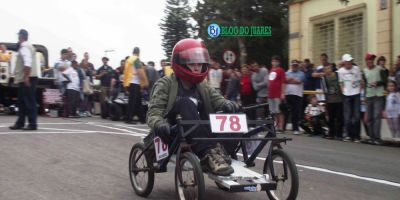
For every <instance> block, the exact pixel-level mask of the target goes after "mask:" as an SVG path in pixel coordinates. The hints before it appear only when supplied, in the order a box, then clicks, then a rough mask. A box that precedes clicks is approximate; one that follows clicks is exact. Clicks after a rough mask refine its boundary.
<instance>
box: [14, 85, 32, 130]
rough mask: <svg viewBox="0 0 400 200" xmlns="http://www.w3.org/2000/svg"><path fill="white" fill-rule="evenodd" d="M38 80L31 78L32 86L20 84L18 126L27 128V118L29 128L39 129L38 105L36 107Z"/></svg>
mask: <svg viewBox="0 0 400 200" xmlns="http://www.w3.org/2000/svg"><path fill="white" fill-rule="evenodd" d="M37 81H38V80H37V78H36V77H33V78H30V84H31V85H30V86H29V87H26V86H25V84H24V83H23V82H22V83H19V84H18V109H19V110H18V119H17V122H16V123H15V125H16V126H20V127H23V126H25V118H26V117H28V122H29V124H28V126H29V127H32V128H37V112H38V111H37V105H36V85H37Z"/></svg>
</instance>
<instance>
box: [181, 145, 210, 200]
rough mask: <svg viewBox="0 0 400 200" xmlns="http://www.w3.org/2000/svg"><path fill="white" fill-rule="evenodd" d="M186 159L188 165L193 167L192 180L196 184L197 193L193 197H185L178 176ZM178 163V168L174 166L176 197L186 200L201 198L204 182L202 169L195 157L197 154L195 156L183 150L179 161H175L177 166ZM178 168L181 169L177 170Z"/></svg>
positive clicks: (199, 199)
mask: <svg viewBox="0 0 400 200" xmlns="http://www.w3.org/2000/svg"><path fill="white" fill-rule="evenodd" d="M186 161H188V162H189V163H190V165H191V166H192V167H193V175H194V179H195V180H194V182H196V183H195V184H196V185H197V193H196V194H197V195H196V196H195V197H194V198H186V196H185V194H184V191H183V189H182V186H181V185H182V184H181V183H180V180H179V178H178V176H179V173H180V174H181V176H182V169H183V168H184V165H185V163H186ZM178 164H179V166H180V167H179V168H178V167H176V168H175V192H176V195H177V196H178V199H180V200H187V199H191V200H192V199H193V200H202V199H203V197H204V194H205V183H204V176H203V170H202V169H201V166H200V162H199V160H198V159H197V156H195V155H194V154H193V153H191V152H185V153H183V154H182V155H181V158H180V162H179V163H177V166H178ZM179 169H181V170H180V171H179ZM183 187H188V186H183Z"/></svg>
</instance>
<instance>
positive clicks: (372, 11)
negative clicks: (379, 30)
mask: <svg viewBox="0 0 400 200" xmlns="http://www.w3.org/2000/svg"><path fill="white" fill-rule="evenodd" d="M362 3H366V12H365V14H366V15H365V20H367V23H365V24H366V26H367V29H366V30H367V33H366V34H367V35H366V37H367V39H366V41H367V43H368V44H367V47H366V50H367V51H370V52H375V51H376V49H377V45H376V43H377V42H376V41H377V37H376V24H377V23H376V22H377V16H376V13H377V6H378V4H377V2H376V1H375V0H350V2H349V3H348V4H347V6H345V5H343V4H341V3H340V1H338V0H310V1H305V2H302V6H301V22H302V24H301V31H302V32H301V35H302V36H303V37H302V38H301V49H302V50H301V54H302V55H301V58H299V59H304V58H311V57H312V47H311V44H312V43H311V41H312V38H311V37H310V35H311V33H312V24H311V23H310V18H311V17H314V16H318V15H322V14H325V13H327V12H332V11H338V10H340V9H344V8H346V7H349V6H354V5H358V4H362ZM336 59H337V58H332V59H331V61H336ZM312 62H314V63H315V64H319V61H312Z"/></svg>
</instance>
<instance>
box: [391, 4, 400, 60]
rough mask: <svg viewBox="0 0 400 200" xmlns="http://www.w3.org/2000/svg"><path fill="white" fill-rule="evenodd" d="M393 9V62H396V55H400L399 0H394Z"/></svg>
mask: <svg viewBox="0 0 400 200" xmlns="http://www.w3.org/2000/svg"><path fill="white" fill-rule="evenodd" d="M392 3H393V4H392V5H393V10H392V15H393V18H392V20H393V21H392V23H393V26H392V30H393V38H392V39H393V44H392V45H393V47H392V48H393V53H392V55H393V62H392V63H395V62H396V57H397V56H398V55H400V4H397V0H392Z"/></svg>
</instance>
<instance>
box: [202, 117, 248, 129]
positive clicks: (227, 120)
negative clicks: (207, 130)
mask: <svg viewBox="0 0 400 200" xmlns="http://www.w3.org/2000/svg"><path fill="white" fill-rule="evenodd" d="M210 124H211V130H212V132H213V133H246V132H248V129H247V120H246V115H245V114H210Z"/></svg>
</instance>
